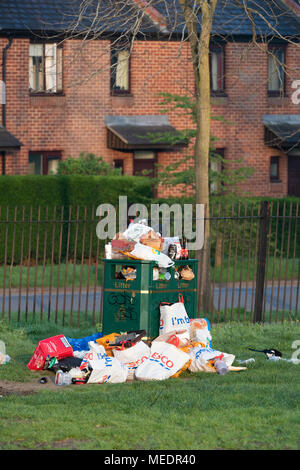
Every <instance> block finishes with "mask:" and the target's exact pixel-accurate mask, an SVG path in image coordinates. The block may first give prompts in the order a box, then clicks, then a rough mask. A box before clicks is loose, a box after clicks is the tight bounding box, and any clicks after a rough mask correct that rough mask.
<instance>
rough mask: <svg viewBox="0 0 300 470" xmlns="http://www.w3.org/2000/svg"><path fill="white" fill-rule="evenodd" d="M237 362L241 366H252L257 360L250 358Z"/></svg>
mask: <svg viewBox="0 0 300 470" xmlns="http://www.w3.org/2000/svg"><path fill="white" fill-rule="evenodd" d="M237 362H238V363H239V364H250V363H251V362H255V359H254V357H250V358H249V359H245V360H238V361H237Z"/></svg>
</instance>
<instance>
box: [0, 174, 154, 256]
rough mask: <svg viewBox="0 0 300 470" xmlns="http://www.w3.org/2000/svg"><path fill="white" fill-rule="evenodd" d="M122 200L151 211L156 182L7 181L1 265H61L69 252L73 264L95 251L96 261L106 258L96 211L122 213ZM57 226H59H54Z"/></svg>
mask: <svg viewBox="0 0 300 470" xmlns="http://www.w3.org/2000/svg"><path fill="white" fill-rule="evenodd" d="M121 195H122V196H127V203H128V206H130V205H131V204H133V203H143V204H146V205H149V204H150V203H151V200H152V197H153V188H152V184H151V181H150V180H149V179H148V178H143V177H135V176H36V175H26V176H20V175H14V176H2V177H1V178H0V211H1V212H0V263H4V262H6V263H13V264H19V263H24V262H25V260H26V259H27V258H30V259H33V260H35V259H36V260H39V261H40V260H41V259H44V258H45V259H46V260H47V261H49V260H50V259H52V257H53V259H54V261H55V262H58V261H60V260H63V258H64V257H65V255H66V253H67V247H68V257H69V258H71V259H74V258H76V259H81V257H82V256H83V257H88V256H89V253H90V251H91V256H93V257H95V256H96V255H97V253H100V255H101V253H102V250H103V242H101V243H100V246H99V245H98V239H97V237H96V215H95V214H96V209H97V207H98V206H99V205H100V204H103V203H109V204H112V205H113V206H114V207H115V208H116V209H117V208H118V204H119V196H121ZM77 218H78V219H79V223H76V220H77ZM30 219H31V220H32V224H31V228H30V224H29V220H30ZM69 219H70V220H71V223H70V224H69V223H68V221H69ZM7 220H8V221H9V223H8V224H7V223H6V221H7ZM15 220H16V221H17V223H14V221H15ZM54 220H56V221H58V222H57V223H56V224H54V223H53V221H54ZM117 220H118V219H117ZM23 221H24V223H23ZM69 228H70V230H69ZM68 240H69V242H68ZM90 240H92V242H90ZM75 242H76V243H75ZM83 245H84V251H82V246H83ZM97 250H99V251H97ZM22 253H23V255H22Z"/></svg>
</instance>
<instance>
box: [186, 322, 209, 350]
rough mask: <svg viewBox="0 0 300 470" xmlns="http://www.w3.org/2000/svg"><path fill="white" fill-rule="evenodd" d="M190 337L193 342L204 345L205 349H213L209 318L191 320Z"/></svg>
mask: <svg viewBox="0 0 300 470" xmlns="http://www.w3.org/2000/svg"><path fill="white" fill-rule="evenodd" d="M190 337H191V340H192V341H197V342H199V343H202V344H203V345H204V346H205V347H211V340H212V336H211V332H210V323H209V321H208V319H207V318H191V319H190Z"/></svg>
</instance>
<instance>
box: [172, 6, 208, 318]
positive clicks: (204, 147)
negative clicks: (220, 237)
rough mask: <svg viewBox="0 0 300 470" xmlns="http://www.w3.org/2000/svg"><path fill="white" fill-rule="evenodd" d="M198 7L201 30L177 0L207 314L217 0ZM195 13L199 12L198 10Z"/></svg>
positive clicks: (201, 304) (202, 302)
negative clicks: (190, 79) (189, 94)
mask: <svg viewBox="0 0 300 470" xmlns="http://www.w3.org/2000/svg"><path fill="white" fill-rule="evenodd" d="M198 3H199V8H200V10H201V15H202V21H201V32H200V34H199V33H198V31H197V19H196V15H197V12H195V9H192V8H191V6H190V2H188V1H186V0H180V4H181V8H182V10H183V12H184V16H185V22H186V26H187V30H188V34H189V42H190V46H191V53H192V59H193V67H194V76H195V81H196V91H197V96H196V121H197V129H196V140H195V177H196V181H195V183H196V204H204V205H205V217H206V220H205V226H204V228H205V232H204V245H203V248H202V250H197V251H196V258H197V259H198V268H199V276H198V313H200V312H202V313H207V312H209V311H210V310H211V308H212V301H211V290H210V222H209V219H208V218H209V153H210V120H211V108H210V68H209V45H210V35H211V28H212V20H213V16H214V11H215V7H216V4H217V0H210V1H209V0H199V2H198ZM198 14H199V12H198Z"/></svg>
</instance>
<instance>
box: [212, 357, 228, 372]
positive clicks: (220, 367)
mask: <svg viewBox="0 0 300 470" xmlns="http://www.w3.org/2000/svg"><path fill="white" fill-rule="evenodd" d="M215 368H216V369H217V372H218V374H220V375H225V374H227V372H229V369H228V367H227V364H226V362H224V361H222V360H220V359H217V360H216V362H215Z"/></svg>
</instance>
